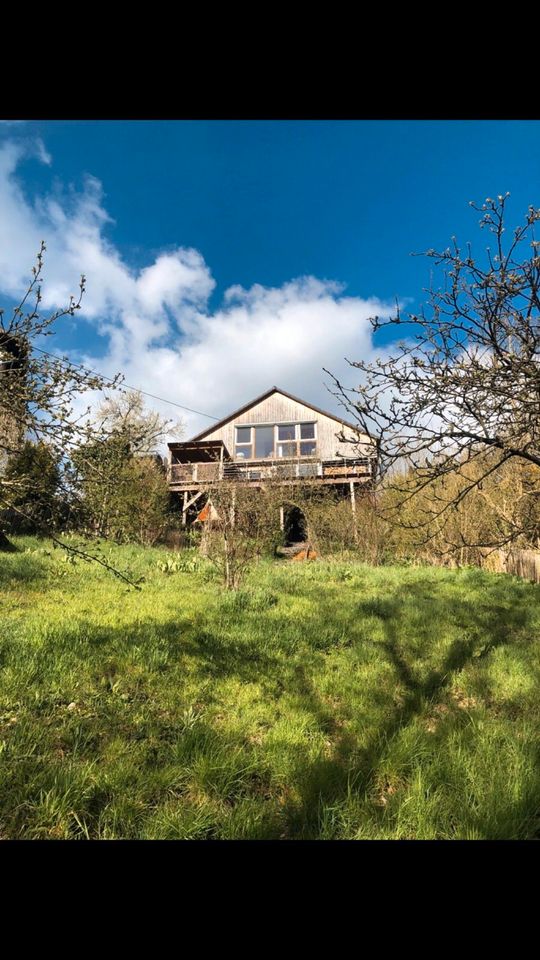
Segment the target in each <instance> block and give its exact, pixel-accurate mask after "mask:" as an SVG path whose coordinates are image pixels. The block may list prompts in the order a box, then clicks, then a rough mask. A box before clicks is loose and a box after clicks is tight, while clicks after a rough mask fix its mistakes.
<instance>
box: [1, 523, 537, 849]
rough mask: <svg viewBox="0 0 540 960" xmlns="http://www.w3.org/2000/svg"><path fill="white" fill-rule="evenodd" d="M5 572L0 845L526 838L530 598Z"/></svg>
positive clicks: (476, 581) (46, 557)
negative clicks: (230, 588)
mask: <svg viewBox="0 0 540 960" xmlns="http://www.w3.org/2000/svg"><path fill="white" fill-rule="evenodd" d="M16 543H17V546H18V551H17V552H16V553H13V554H2V555H0V667H1V669H0V837H2V838H3V839H12V838H24V839H35V838H38V839H42V838H44V839H77V838H80V839H84V838H87V839H88V838H89V839H115V838H117V839H128V838H129V839H131V838H140V839H158V838H159V839H283V840H287V839H301V838H308V839H354V838H359V839H377V838H399V839H432V838H438V839H452V838H462V839H463V838H465V839H482V838H490V839H511V838H520V839H523V838H533V837H538V836H540V697H539V693H540V644H539V639H538V638H539V627H540V586H536V585H533V584H528V583H525V582H523V581H520V580H517V579H515V578H513V577H507V576H505V575H496V574H490V573H486V572H482V571H480V570H477V569H464V570H458V571H457V570H443V569H440V568H429V567H379V568H370V567H368V566H363V565H360V564H352V563H345V562H339V563H338V562H336V563H331V562H325V561H316V562H312V563H304V564H302V563H292V562H290V561H285V560H280V561H274V562H271V561H268V562H263V563H260V564H259V565H258V566H257V567H256V568H255V569H254V570H253V571H252V573H251V575H250V578H249V580H248V581H246V583H245V585H244V587H243V588H242V589H241V590H240V591H239V592H238V593H236V594H234V593H229V594H227V593H225V592H224V591H223V589H222V587H221V585H220V583H219V581H218V580H217V578H216V574H215V572H214V570H213V568H212V567H210V566H208V565H207V562H206V561H204V560H201V559H200V558H199V557H198V556H197V555H195V554H193V553H191V552H190V551H184V552H182V553H180V554H176V555H173V554H171V553H168V552H166V551H163V550H160V549H152V548H148V549H143V548H139V547H112V548H111V547H109V546H108V547H107V548H106V549H107V551H108V554H109V557H110V559H111V561H112V562H114V563H115V564H116V565H117V566H118V567H119V568H120V569H122V570H127V571H129V573H130V575H131V576H133V577H136V578H144V579H143V581H142V583H141V589H139V590H136V589H134V588H132V587H129V586H127V585H126V584H125V583H123V582H121V581H120V580H118V579H116V578H114V577H113V576H112V575H111V574H110V573H108V572H107V571H106V570H104V569H103V568H101V567H99V566H97V565H96V564H88V563H86V562H84V561H82V560H77V561H75V562H73V561H71V560H70V559H69V558H66V555H65V554H64V553H63V552H62V551H61V550H57V549H53V547H52V545H51V544H49V543H48V542H47V541H40V540H37V539H34V538H30V537H26V538H23V537H20V538H18V539H17V540H16Z"/></svg>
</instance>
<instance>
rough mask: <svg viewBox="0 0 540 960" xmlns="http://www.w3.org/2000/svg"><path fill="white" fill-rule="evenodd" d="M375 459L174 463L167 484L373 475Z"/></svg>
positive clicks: (350, 477) (281, 459) (338, 478)
mask: <svg viewBox="0 0 540 960" xmlns="http://www.w3.org/2000/svg"><path fill="white" fill-rule="evenodd" d="M374 470H375V461H374V460H373V459H371V458H369V457H361V458H358V459H356V460H315V459H314V458H313V457H306V458H301V457H295V458H294V459H290V460H287V459H285V458H280V459H279V460H249V461H241V460H235V461H230V460H229V461H224V462H222V463H173V464H171V467H170V472H169V483H170V484H172V485H177V484H184V485H185V484H196V483H203V484H204V483H214V482H216V481H217V480H277V481H279V480H295V479H306V480H309V479H311V480H313V479H316V478H321V479H325V478H326V479H329V480H330V479H334V480H336V481H339V480H340V479H343V480H349V479H354V478H355V477H359V478H362V479H366V478H368V477H372V476H373V473H374Z"/></svg>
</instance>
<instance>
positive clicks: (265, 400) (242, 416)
mask: <svg viewBox="0 0 540 960" xmlns="http://www.w3.org/2000/svg"><path fill="white" fill-rule="evenodd" d="M279 423H283V424H286V423H316V424H317V427H316V430H317V449H318V456H319V457H321V458H323V459H328V460H332V459H335V458H340V457H355V456H366V455H368V454H369V453H372V451H373V439H372V438H371V437H369V436H368V435H367V434H365V433H363V432H361V431H359V429H358V427H355V426H354V425H353V424H351V423H348V422H347V421H346V420H342V419H340V418H339V417H336V416H335V415H333V414H331V413H327V412H326V411H324V410H320V409H319V408H318V407H315V406H313V404H310V403H308V402H306V401H304V400H300V399H299V398H298V397H294V396H293V395H292V394H289V393H287V392H286V391H284V390H280V389H279V388H278V387H272V389H271V390H268V391H267V392H266V393H264V394H262V395H261V396H260V397H256V398H255V400H252V401H251V402H250V403H248V404H246V405H245V406H244V407H241V408H240V409H239V410H236V411H235V412H234V413H232V414H230V415H229V416H228V417H225V418H224V419H223V420H221V421H220V422H219V423H217V424H215V425H214V426H212V427H210V428H209V429H206V430H204V431H203V432H202V433H199V434H197V435H196V436H195V437H193V438H192V441H194V442H195V441H201V440H203V439H204V440H205V441H210V440H220V441H222V442H223V443H224V445H225V447H227V449H228V450H230V451H231V452H232V451H233V450H234V449H235V444H236V427H241V426H262V425H274V424H279ZM343 429H344V432H345V435H346V436H348V437H350V436H354V437H358V442H357V443H345V442H343V441H340V440H339V439H338V435H339V434H340V433H341V431H342V430H343Z"/></svg>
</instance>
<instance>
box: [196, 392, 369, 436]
mask: <svg viewBox="0 0 540 960" xmlns="http://www.w3.org/2000/svg"><path fill="white" fill-rule="evenodd" d="M273 393H281V394H282V395H283V396H284V397H288V398H289V400H294V402H295V403H301V404H302V406H304V407H309V408H310V410H314V411H315V413H321V414H322V415H323V417H329V418H330V420H335V421H336V423H340V424H342V426H344V427H348V428H349V430H354V431H355V432H356V433H363V434H365V435H366V436H367V437H369V436H370V434H369V433H368V432H367V430H363V429H362V428H361V427H359V426H358V424H356V425H355V424H354V423H349V421H348V420H343V419H342V418H341V417H336V415H335V413H328V411H327V410H321V409H320V407H315V406H314V405H313V404H312V403H309V402H308V401H307V400H301V399H300V397H295V396H293V394H292V393H287V391H286V390H281V389H280V388H279V387H271V388H270V390H267V391H266V393H261V395H260V397H255V399H254V400H251V401H250V402H249V403H246V404H244V406H243V407H240V409H239V410H235V411H234V412H233V413H230V414H229V415H228V416H227V417H224V418H223V420H220V421H219V422H218V423H213V424H212V426H211V427H207V428H206V430H202V431H201V433H197V434H196V435H195V436H194V437H192V438H191V439H192V440H203V439H204V437H206V436H207V434H209V433H213V432H214V430H219V429H220V427H223V426H225V424H226V423H228V422H229V420H234V419H235V418H236V417H239V416H240V414H242V413H244V412H245V411H246V410H249V409H250V407H254V406H255V405H256V404H257V403H261V401H262V400H266V398H267V397H270V396H272V394H273Z"/></svg>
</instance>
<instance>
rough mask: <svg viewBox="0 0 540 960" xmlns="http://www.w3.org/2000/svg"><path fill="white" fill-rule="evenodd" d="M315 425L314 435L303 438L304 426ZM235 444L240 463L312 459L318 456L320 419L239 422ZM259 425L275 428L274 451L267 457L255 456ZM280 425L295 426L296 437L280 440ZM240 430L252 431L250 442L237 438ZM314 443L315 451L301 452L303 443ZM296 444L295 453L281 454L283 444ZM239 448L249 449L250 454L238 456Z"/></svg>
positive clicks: (236, 456)
mask: <svg viewBox="0 0 540 960" xmlns="http://www.w3.org/2000/svg"><path fill="white" fill-rule="evenodd" d="M307 425H310V426H311V425H313V437H312V438H311V437H310V438H308V439H305V438H304V439H303V438H302V436H301V433H302V430H301V428H302V427H303V426H307ZM234 426H235V434H234V438H235V444H234V459H235V461H236V460H238V461H239V462H240V463H246V462H247V461H248V460H251V461H253V460H255V461H263V460H305V459H312V458H314V457H317V455H318V454H317V448H318V421H317V420H297V421H291V420H288V421H285V422H282V423H239V424H235V425H234ZM257 427H272V428H273V430H274V448H273V451H272V453H271V454H270V455H269V456H267V457H257V456H255V443H256V437H255V430H256V428H257ZM280 427H294V439H291V440H280V439H279V428H280ZM238 430H249V431H250V434H249V435H250V440H249V442H248V441H247V440H246V441H241V442H238V441H237V440H236V437H237V435H238V434H237V431H238ZM305 443H313V444H314V447H315V449H314V451H313V453H304V454H303V453H301V447H302V444H305ZM289 445H290V446H294V450H295V452H294V453H292V454H291V453H287V454H285V455H283V454H280V453H279V452H278V451H279V447H283V446H289ZM238 448H241V449H244V450H246V453H247V452H248V451H249V456H246V457H238Z"/></svg>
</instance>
